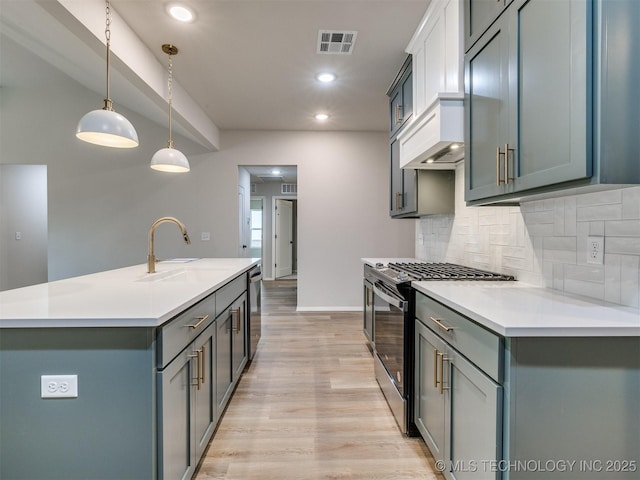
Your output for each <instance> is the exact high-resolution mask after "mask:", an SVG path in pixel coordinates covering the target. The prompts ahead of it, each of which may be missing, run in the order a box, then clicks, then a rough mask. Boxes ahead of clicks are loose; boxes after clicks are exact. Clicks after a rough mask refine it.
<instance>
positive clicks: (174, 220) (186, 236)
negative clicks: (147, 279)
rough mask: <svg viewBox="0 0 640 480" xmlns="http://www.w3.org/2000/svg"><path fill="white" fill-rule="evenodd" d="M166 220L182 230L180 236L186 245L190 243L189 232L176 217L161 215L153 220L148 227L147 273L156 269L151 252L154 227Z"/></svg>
mask: <svg viewBox="0 0 640 480" xmlns="http://www.w3.org/2000/svg"><path fill="white" fill-rule="evenodd" d="M166 222H172V223H175V224H176V225H177V226H178V228H179V229H180V231H181V232H182V238H184V243H186V244H187V245H189V244H190V243H191V240H190V239H189V234H188V233H187V227H185V226H184V223H182V222H181V221H180V220H178V219H177V218H175V217H162V218H159V219H158V220H156V221H155V222H153V225H151V228H150V229H149V254H148V255H147V273H155V271H156V257H155V255H154V252H153V247H154V240H153V238H154V234H155V231H156V228H158V226H159V225H160V224H162V223H166Z"/></svg>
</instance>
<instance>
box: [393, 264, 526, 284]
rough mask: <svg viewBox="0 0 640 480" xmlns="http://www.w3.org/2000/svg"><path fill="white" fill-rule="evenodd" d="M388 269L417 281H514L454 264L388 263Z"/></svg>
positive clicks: (512, 278) (492, 273)
mask: <svg viewBox="0 0 640 480" xmlns="http://www.w3.org/2000/svg"><path fill="white" fill-rule="evenodd" d="M388 267H389V268H390V269H391V270H395V271H396V272H399V273H406V274H408V275H410V276H411V277H414V278H416V279H418V280H515V278H514V277H513V276H511V275H503V274H501V273H494V272H488V271H486V270H480V269H478V268H472V267H465V266H464V265H456V264H454V263H427V262H425V263H389V265H388Z"/></svg>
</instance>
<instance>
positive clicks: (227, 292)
mask: <svg viewBox="0 0 640 480" xmlns="http://www.w3.org/2000/svg"><path fill="white" fill-rule="evenodd" d="M246 289H247V274H246V273H243V274H242V275H240V276H239V277H236V278H235V279H234V280H231V281H230V282H229V283H227V284H226V285H225V286H224V287H222V288H221V289H220V290H218V291H216V317H217V316H218V315H220V314H221V313H222V312H224V311H225V310H226V309H227V307H228V306H229V305H231V304H232V303H233V301H234V300H235V299H236V298H238V297H239V296H240V295H242V292H244V291H245V290H246Z"/></svg>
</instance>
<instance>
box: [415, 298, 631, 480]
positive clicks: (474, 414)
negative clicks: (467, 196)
mask: <svg viewBox="0 0 640 480" xmlns="http://www.w3.org/2000/svg"><path fill="white" fill-rule="evenodd" d="M480 288H481V287H480ZM471 314H472V315H473V313H471ZM415 329H416V330H415V331H416V335H415V342H416V343H415V365H416V369H415V392H414V395H415V399H416V402H415V406H414V408H415V421H416V426H417V428H418V431H419V432H420V434H421V435H422V437H423V438H424V440H425V443H426V444H427V446H428V448H429V449H430V450H431V453H432V454H433V456H434V459H435V460H436V461H441V462H443V463H440V464H437V465H440V466H442V467H444V470H443V474H444V476H445V478H447V479H449V480H452V479H456V480H461V479H474V480H475V479H494V480H496V479H498V480H499V479H502V480H507V479H508V480H575V479H577V478H580V479H581V480H587V479H588V480H603V479H605V478H611V479H614V478H615V479H624V480H631V479H636V478H637V475H638V469H640V409H639V408H638V395H640V339H639V338H638V337H600V336H598V337H502V336H500V335H497V334H496V333H494V332H492V331H491V330H488V329H486V328H485V327H483V326H481V325H479V324H477V323H476V322H474V321H472V320H470V318H469V317H466V316H464V315H462V314H461V313H459V312H457V311H456V310H454V309H452V308H449V307H447V306H445V305H443V304H442V303H440V302H439V301H436V300H435V299H432V298H431V297H429V296H428V295H424V294H423V293H421V292H416V321H415ZM594 386H597V388H594Z"/></svg>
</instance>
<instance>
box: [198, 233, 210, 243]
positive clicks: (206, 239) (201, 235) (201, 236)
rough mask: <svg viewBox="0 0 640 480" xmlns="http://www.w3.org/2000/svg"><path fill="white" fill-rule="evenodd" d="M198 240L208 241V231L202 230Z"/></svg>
mask: <svg viewBox="0 0 640 480" xmlns="http://www.w3.org/2000/svg"><path fill="white" fill-rule="evenodd" d="M200 240H202V241H203V242H208V241H209V240H211V234H210V233H209V232H202V233H201V234H200Z"/></svg>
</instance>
